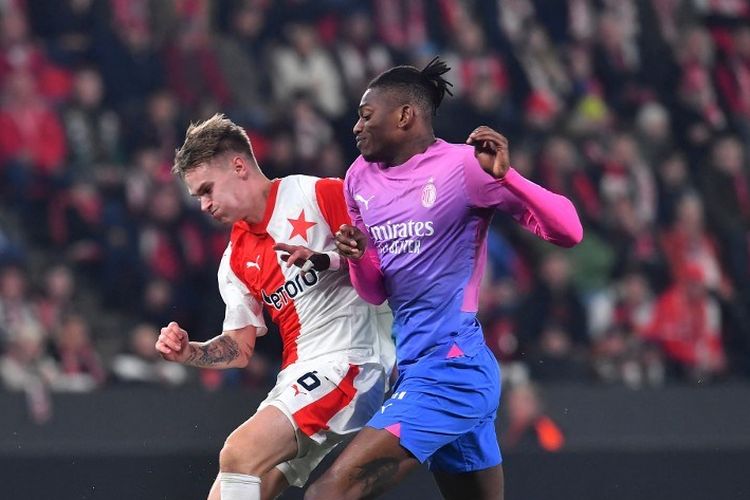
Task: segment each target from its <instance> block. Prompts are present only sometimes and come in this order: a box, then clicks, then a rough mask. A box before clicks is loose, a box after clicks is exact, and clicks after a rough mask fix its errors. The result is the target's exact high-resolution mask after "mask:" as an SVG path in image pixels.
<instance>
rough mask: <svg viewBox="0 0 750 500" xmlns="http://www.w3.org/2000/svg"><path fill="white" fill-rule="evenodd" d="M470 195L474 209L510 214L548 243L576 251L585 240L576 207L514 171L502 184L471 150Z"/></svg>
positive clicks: (468, 157)
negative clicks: (575, 247)
mask: <svg viewBox="0 0 750 500" xmlns="http://www.w3.org/2000/svg"><path fill="white" fill-rule="evenodd" d="M464 175H465V181H466V192H467V196H468V199H469V203H470V204H471V205H472V206H476V207H483V208H489V207H491V208H495V209H497V210H502V211H503V212H506V213H508V214H510V215H511V216H512V217H513V218H514V219H515V220H517V221H518V222H519V223H520V224H521V225H522V226H523V227H524V228H526V229H527V230H528V231H530V232H532V233H534V234H535V235H537V236H538V237H540V238H542V239H543V240H545V241H549V242H550V243H554V244H555V245H559V246H561V247H572V246H575V245H577V244H578V243H580V242H581V240H582V239H583V227H582V226H581V220H580V219H579V218H578V213H577V212H576V209H575V207H574V206H573V203H571V201H570V200H569V199H567V198H566V197H564V196H561V195H559V194H555V193H553V192H551V191H548V190H547V189H545V188H543V187H542V186H540V185H538V184H535V183H534V182H532V181H530V180H528V179H526V178H525V177H523V176H522V175H521V174H519V173H518V172H517V171H516V170H514V169H513V168H511V169H510V170H509V171H508V173H507V174H506V175H505V177H504V178H503V179H501V180H497V179H495V178H493V177H492V176H491V175H490V174H488V173H487V172H485V171H484V170H482V167H481V166H480V165H479V162H477V160H476V158H474V155H473V152H472V151H471V150H469V154H467V155H466V157H465V160H464Z"/></svg>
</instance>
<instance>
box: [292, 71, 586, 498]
mask: <svg viewBox="0 0 750 500" xmlns="http://www.w3.org/2000/svg"><path fill="white" fill-rule="evenodd" d="M448 69H449V68H447V67H446V65H445V64H444V63H443V62H441V61H440V60H439V59H437V58H436V59H435V60H433V61H432V62H431V63H430V64H428V65H427V67H425V69H423V70H421V71H420V70H418V69H417V68H414V67H412V66H399V67H395V68H392V69H390V70H388V71H386V72H384V73H383V74H381V75H379V76H378V77H376V78H375V79H374V80H373V81H372V82H371V83H370V85H369V86H368V88H367V90H366V91H365V93H364V94H363V96H362V99H361V101H360V106H359V118H358V120H357V122H356V124H355V126H354V134H355V136H356V141H357V147H358V148H359V150H360V152H361V153H362V154H361V156H360V157H359V158H357V159H356V160H355V161H354V163H353V164H352V166H351V167H350V168H349V171H348V172H347V174H346V180H345V196H346V199H347V204H348V208H349V212H350V215H351V218H352V221H353V225H345V226H343V227H342V228H340V231H339V232H338V233H337V246H338V249H339V251H340V252H341V254H342V255H343V256H345V257H347V258H348V260H349V270H350V274H351V276H352V282H353V283H354V286H355V288H356V289H357V291H358V292H359V293H360V295H361V296H362V297H364V298H365V299H366V300H368V301H369V302H371V303H373V304H381V303H383V302H384V301H385V300H386V299H387V300H388V302H389V304H390V306H391V309H392V311H393V320H394V323H393V331H394V336H395V339H396V357H397V360H398V369H399V378H398V381H397V382H396V384H395V387H394V392H393V395H392V396H391V398H390V399H388V400H387V401H386V402H385V403H384V404H383V406H382V407H381V409H380V411H378V412H377V413H376V414H375V415H374V416H373V418H372V419H371V420H370V421H369V422H368V424H367V426H366V427H365V428H364V429H363V430H362V431H361V432H360V433H359V434H358V435H357V436H356V437H355V438H354V440H353V441H352V442H351V443H350V444H349V445H348V446H347V447H346V449H344V451H343V452H342V453H341V455H340V456H339V457H338V458H337V460H336V461H335V462H334V464H333V465H332V466H331V467H330V468H329V469H328V470H327V471H326V473H325V474H324V475H323V476H322V477H321V479H320V480H318V481H317V482H316V483H314V484H313V485H312V486H311V487H310V489H308V491H307V495H306V496H305V498H306V499H321V500H322V499H325V500H327V499H331V498H336V499H349V498H371V497H373V496H375V495H377V494H379V493H380V492H382V491H384V490H385V489H387V488H388V487H390V486H391V485H393V484H394V483H396V482H397V481H399V480H400V479H401V478H402V477H403V476H404V475H405V474H406V473H407V472H408V471H409V470H411V469H412V468H414V467H415V466H416V465H417V464H418V463H420V462H421V463H426V464H427V466H428V467H429V469H430V470H431V471H432V472H433V474H434V477H435V479H436V481H437V484H438V486H439V488H440V490H441V492H442V494H443V496H445V498H448V499H456V500H458V499H466V498H471V499H477V500H489V499H492V500H496V499H501V498H502V497H503V490H504V488H503V481H504V480H503V472H502V466H501V461H502V458H501V454H500V449H499V445H498V441H497V436H496V434H495V416H496V413H497V409H498V404H499V399H500V371H499V367H498V364H497V361H496V360H495V358H494V356H493V355H492V353H491V352H490V351H489V349H488V348H487V346H486V345H485V343H484V337H483V335H482V329H481V326H480V325H479V323H478V321H477V319H476V312H477V302H478V301H477V294H478V291H479V282H480V279H481V277H482V275H483V270H484V266H485V262H486V253H487V245H486V237H487V230H488V227H489V224H490V220H491V218H492V216H493V214H494V213H495V212H501V213H504V214H507V215H508V216H510V217H512V218H513V219H515V220H516V221H517V222H518V223H519V224H521V225H522V226H523V227H524V228H525V229H527V230H529V231H531V232H532V233H534V234H535V235H537V236H538V237H540V238H542V239H544V240H546V241H549V242H551V243H554V244H556V245H560V246H563V247H570V246H573V245H575V244H577V243H578V242H579V241H580V240H581V238H582V237H583V230H582V228H581V223H580V220H579V219H578V215H577V214H576V211H575V208H574V207H573V205H572V203H571V202H570V201H569V200H568V199H567V198H565V197H563V196H560V195H557V194H554V193H551V192H550V191H548V190H546V189H544V188H542V187H541V186H538V185H537V184H535V183H533V182H531V181H529V180H527V179H525V178H524V177H523V176H522V175H521V174H520V173H518V172H517V171H515V170H514V169H512V168H511V167H510V157H509V153H508V141H507V140H506V139H505V137H503V136H502V135H501V134H499V133H498V132H496V131H494V130H492V129H490V128H488V127H479V128H477V129H475V130H474V131H473V132H471V134H470V135H469V136H468V139H467V141H466V144H449V143H447V142H445V141H443V140H440V139H437V138H436V137H435V135H434V132H433V129H432V119H433V116H434V114H435V112H436V110H437V108H438V106H439V105H440V103H441V101H442V99H443V97H444V95H445V93H446V92H448V85H449V83H448V82H447V81H446V80H445V79H444V78H443V76H442V75H443V74H445V73H446V72H447V71H448Z"/></svg>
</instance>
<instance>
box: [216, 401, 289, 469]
mask: <svg viewBox="0 0 750 500" xmlns="http://www.w3.org/2000/svg"><path fill="white" fill-rule="evenodd" d="M296 455H297V436H296V434H295V429H294V426H293V425H292V423H291V422H290V421H289V418H288V417H287V416H286V415H285V414H284V413H283V412H282V411H281V410H279V409H278V408H276V407H274V406H267V407H265V408H263V409H261V410H258V412H257V413H256V414H255V415H253V416H252V417H251V418H250V419H249V420H247V421H245V422H244V423H243V424H242V425H240V426H239V427H237V429H235V430H234V431H233V432H232V433H231V434H230V435H229V437H228V438H227V440H226V442H225V443H224V448H223V449H222V451H221V455H220V456H219V464H220V467H221V470H223V471H225V472H241V473H252V474H256V475H262V474H264V473H266V472H267V471H269V470H271V469H272V468H273V467H275V466H276V465H277V464H280V463H281V462H284V461H286V460H289V459H291V458H294V457H295V456H296ZM229 461H231V462H232V463H231V464H230V463H227V462H229ZM248 471H251V472H248Z"/></svg>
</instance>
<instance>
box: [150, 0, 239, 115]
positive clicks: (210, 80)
mask: <svg viewBox="0 0 750 500" xmlns="http://www.w3.org/2000/svg"><path fill="white" fill-rule="evenodd" d="M193 5H194V6H195V8H194V10H193V11H191V13H190V14H187V15H184V18H182V19H181V20H182V22H180V23H179V24H178V27H177V33H176V34H175V36H174V39H173V40H171V41H170V42H168V43H167V46H166V48H165V52H164V63H165V69H166V74H167V81H168V83H169V87H170V88H171V90H172V91H173V92H174V95H175V96H176V98H177V101H178V102H179V104H180V106H181V107H182V108H183V109H185V110H187V114H188V115H189V116H202V113H201V111H202V110H205V109H206V108H207V107H208V108H211V109H216V108H218V109H226V108H228V107H229V106H230V104H231V103H232V102H231V98H232V94H231V91H230V89H229V86H228V85H227V82H226V79H225V77H224V74H223V73H222V71H221V66H220V65H219V63H218V61H217V47H216V46H217V44H216V41H215V39H214V37H213V34H212V33H211V31H210V27H209V18H208V14H209V12H208V8H209V5H208V2H193Z"/></svg>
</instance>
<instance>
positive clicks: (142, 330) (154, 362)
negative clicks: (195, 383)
mask: <svg viewBox="0 0 750 500" xmlns="http://www.w3.org/2000/svg"><path fill="white" fill-rule="evenodd" d="M158 337H159V332H158V330H157V329H156V327H155V326H153V325H151V324H148V323H141V324H139V325H137V326H136V327H135V328H133V330H131V332H130V336H129V345H128V350H127V352H123V353H121V354H118V355H116V356H115V357H114V359H113V360H112V372H113V374H114V376H115V378H116V379H117V380H118V381H119V382H122V383H127V384H158V385H164V386H178V385H181V384H183V383H185V381H186V380H187V378H188V373H187V369H186V368H185V367H184V366H183V365H180V364H177V363H170V362H168V361H165V360H163V359H162V358H161V356H159V353H158V352H157V351H156V349H154V345H155V344H156V339H157V338H158Z"/></svg>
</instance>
